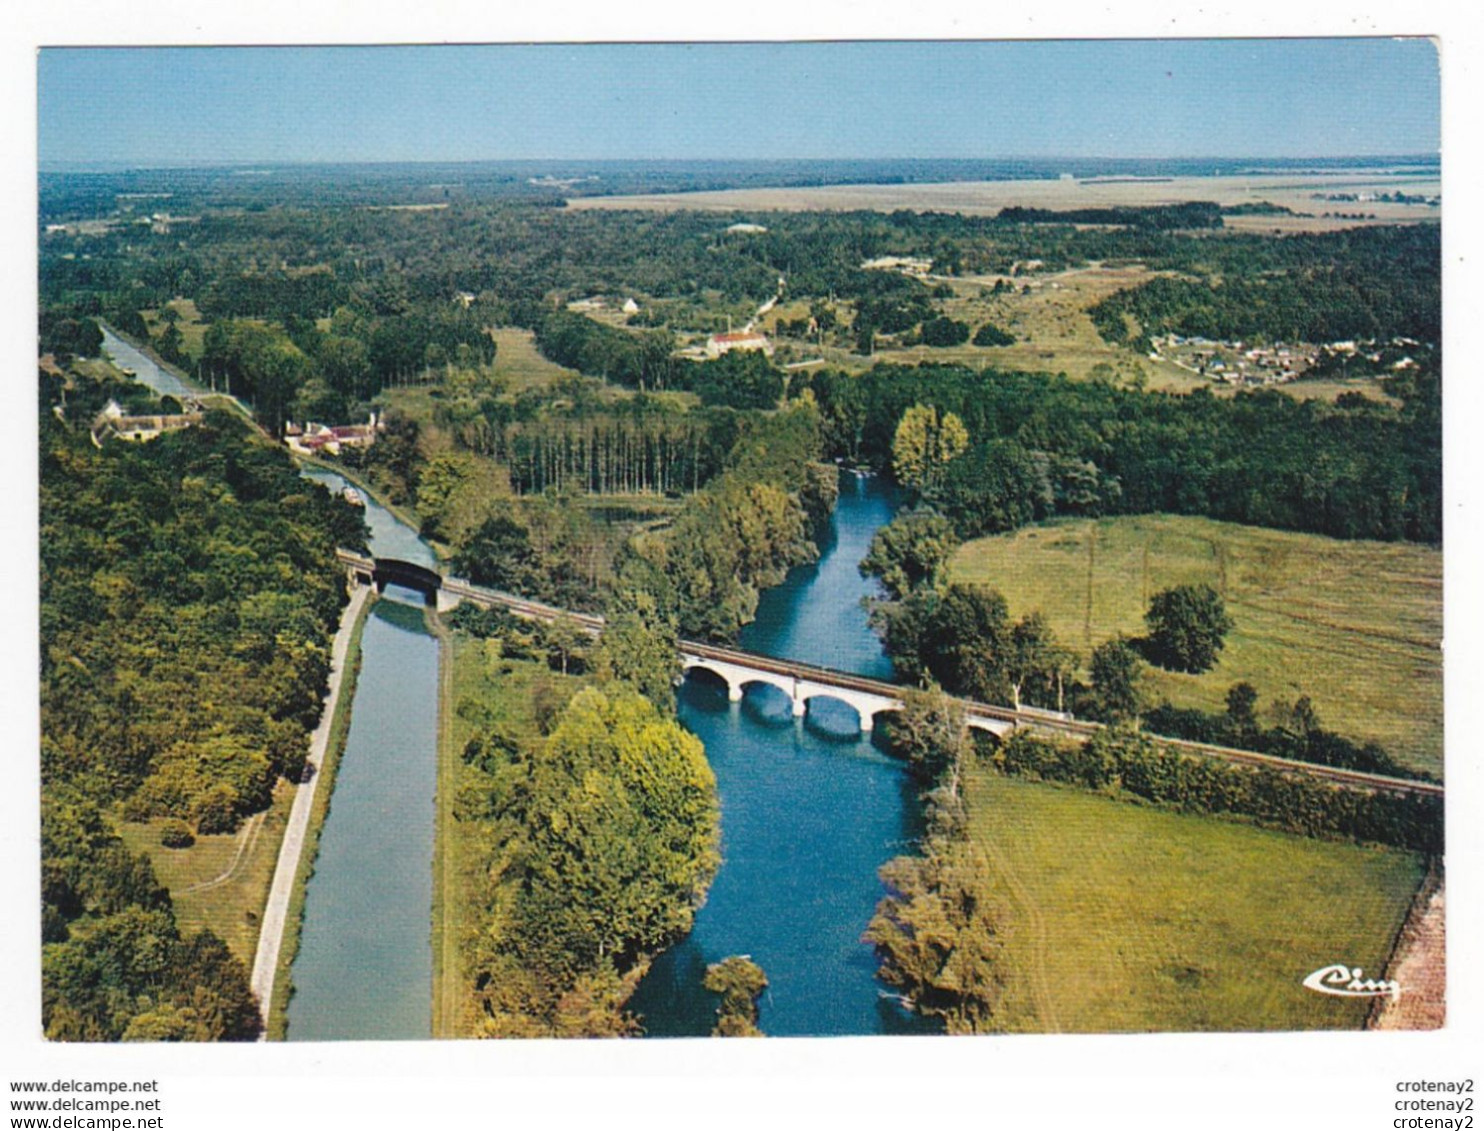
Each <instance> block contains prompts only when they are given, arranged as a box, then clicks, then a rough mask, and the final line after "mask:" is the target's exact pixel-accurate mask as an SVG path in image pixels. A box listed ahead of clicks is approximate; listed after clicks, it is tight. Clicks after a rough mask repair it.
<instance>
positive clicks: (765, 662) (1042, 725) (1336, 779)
mask: <svg viewBox="0 0 1484 1131" xmlns="http://www.w3.org/2000/svg"><path fill="white" fill-rule="evenodd" d="M338 554H339V558H340V560H341V562H342V563H343V564H345V565H347V566H349V567H351V568H353V569H358V570H361V571H363V572H365V573H371V572H373V571H374V569H375V564H376V563H375V562H374V561H373V560H372V559H370V558H366V557H362V556H360V555H358V554H351V553H349V552H347V551H344V550H341V551H338ZM442 588H443V591H444V592H446V593H448V594H449V595H450V596H454V597H459V598H463V599H467V600H470V601H473V602H475V603H476V604H482V605H486V606H490V605H496V606H499V607H501V608H505V609H508V610H509V611H510V612H512V613H514V614H516V615H517V616H522V617H527V618H529V619H532V620H544V621H552V620H556V619H558V618H565V619H567V620H569V621H572V622H575V623H576V624H577V625H579V626H580V627H582V628H584V629H586V630H587V631H588V632H591V633H594V634H597V633H599V632H601V631H602V630H603V618H602V617H600V616H595V615H593V614H592V613H575V612H570V611H568V610H566V609H559V608H556V607H555V606H553V605H546V604H543V603H541V602H540V601H532V600H529V599H527V598H525V597H517V596H515V595H514V594H511V593H503V592H500V591H499V590H495V589H485V588H483V587H482V586H477V585H471V584H469V583H468V582H466V581H460V580H458V579H456V578H445V579H444V581H443V585H442ZM680 648H681V651H682V652H685V653H687V654H688V655H692V656H695V657H697V658H699V659H710V660H717V661H721V662H724V663H728V664H734V665H737V666H739V667H745V668H751V669H754V670H756V671H759V672H768V673H770V674H773V675H780V676H787V677H792V678H796V679H803V680H808V681H810V682H812V683H818V684H824V685H825V686H830V687H838V688H841V689H848V690H854V691H861V692H866V693H868V694H873V695H881V696H885V697H887V698H900V697H901V695H902V692H903V690H904V688H903V687H902V686H901V685H900V684H895V683H886V682H883V681H881V680H875V679H867V678H865V677H864V676H857V675H851V674H850V673H848V672H840V671H835V670H834V669H833V668H824V667H818V666H816V665H813V664H802V663H797V662H795V661H793V660H780V659H777V658H776V657H773V656H763V655H760V654H758V653H756V652H746V651H743V650H742V649H740V648H724V647H720V646H718V645H715V644H705V643H702V642H701V641H698V640H682V641H680ZM955 702H956V703H957V704H958V705H959V706H960V707H962V708H963V710H964V712H965V713H966V714H970V715H974V716H977V717H979V718H985V719H994V720H997V721H1001V722H1009V723H1014V724H1015V725H1016V726H1017V727H1025V728H1028V729H1031V730H1036V731H1041V732H1043V733H1048V734H1053V735H1058V736H1061V737H1065V738H1078V739H1083V740H1086V739H1088V738H1091V737H1092V736H1093V735H1095V734H1097V733H1098V732H1099V731H1101V730H1103V729H1104V726H1103V724H1102V723H1095V722H1087V721H1085V720H1081V719H1073V718H1069V717H1066V716H1063V715H1058V714H1056V713H1054V712H1049V711H1040V710H1036V709H1022V710H1019V711H1017V710H1015V709H1014V708H1011V707H1002V706H998V705H996V704H993V703H981V702H978V701H977V700H973V699H956V700H955ZM1149 737H1150V738H1153V739H1155V740H1157V741H1158V742H1160V743H1161V744H1162V745H1164V746H1167V747H1169V748H1171V749H1173V750H1178V751H1181V752H1182V753H1186V754H1193V755H1196V756H1199V757H1205V758H1215V759H1218V760H1220V761H1223V762H1229V763H1233V764H1235V765H1240V766H1249V767H1252V768H1253V769H1269V770H1273V771H1275V772H1278V773H1285V774H1302V775H1305V776H1307V777H1310V778H1314V779H1316V780H1318V781H1323V782H1327V783H1329V784H1332V785H1337V786H1342V787H1345V788H1349V789H1363V790H1371V791H1378V792H1386V793H1396V794H1402V795H1409V796H1419V797H1442V796H1443V786H1442V785H1440V784H1438V783H1437V782H1427V781H1417V780H1414V779H1411V778H1397V777H1391V776H1389V775H1386V774H1373V773H1367V772H1365V771H1362V770H1349V769H1344V768H1342V767H1339V766H1324V765H1320V764H1318V763H1314V762H1300V761H1296V760H1294V759H1292V758H1280V757H1278V756H1277V755H1273V754H1261V753H1258V752H1257V751H1254V750H1242V749H1239V748H1237V747H1232V746H1219V745H1216V744H1213V743H1208V742H1195V741H1192V740H1190V739H1185V738H1170V737H1167V736H1165V735H1155V734H1151V735H1150V736H1149Z"/></svg>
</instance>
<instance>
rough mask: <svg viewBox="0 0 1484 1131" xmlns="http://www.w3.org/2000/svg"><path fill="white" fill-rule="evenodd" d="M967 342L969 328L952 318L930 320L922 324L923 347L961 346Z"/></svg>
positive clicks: (966, 324)
mask: <svg viewBox="0 0 1484 1131" xmlns="http://www.w3.org/2000/svg"><path fill="white" fill-rule="evenodd" d="M968 340H969V326H968V323H966V322H958V321H955V320H954V319H952V318H948V317H941V318H930V319H928V321H926V322H924V323H923V324H922V344H923V345H925V346H937V347H940V348H941V347H947V346H961V345H963V344H964V343H965V342H967V341H968Z"/></svg>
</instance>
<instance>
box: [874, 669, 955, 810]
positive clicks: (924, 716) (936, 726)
mask: <svg viewBox="0 0 1484 1131" xmlns="http://www.w3.org/2000/svg"><path fill="white" fill-rule="evenodd" d="M887 748H888V749H889V750H890V751H891V753H892V754H893V755H895V756H896V757H898V758H901V759H902V760H903V761H904V762H906V763H907V767H908V769H909V770H911V772H912V775H913V777H915V778H917V779H918V781H920V782H923V783H925V784H927V785H929V786H933V785H938V784H939V783H942V784H944V785H946V786H947V787H948V791H949V793H950V794H951V795H956V794H957V793H958V777H959V770H960V767H961V766H962V765H963V760H964V756H965V754H966V753H967V752H968V750H969V741H968V730H967V728H966V726H965V724H964V713H963V709H962V708H961V707H959V706H958V705H957V704H956V703H954V701H953V700H952V699H950V698H949V697H948V696H947V695H945V694H944V693H943V689H942V688H941V687H938V686H937V685H936V684H932V685H929V686H928V687H926V688H923V689H920V690H919V689H916V688H913V689H911V690H908V691H904V692H903V693H902V709H901V711H899V712H897V713H896V714H894V715H892V716H891V719H890V723H889V725H888V730H887ZM945 779H946V780H945Z"/></svg>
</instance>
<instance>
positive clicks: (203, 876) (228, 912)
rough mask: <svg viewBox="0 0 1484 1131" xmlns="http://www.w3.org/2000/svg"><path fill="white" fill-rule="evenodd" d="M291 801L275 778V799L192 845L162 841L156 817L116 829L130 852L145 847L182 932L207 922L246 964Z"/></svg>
mask: <svg viewBox="0 0 1484 1131" xmlns="http://www.w3.org/2000/svg"><path fill="white" fill-rule="evenodd" d="M293 803H294V787H293V786H291V785H288V784H286V783H285V782H283V781H282V780H280V781H279V783H278V785H277V787H276V788H275V789H274V791H273V804H272V805H271V806H270V807H269V808H268V810H267V811H266V812H264V813H260V814H257V815H255V816H253V817H252V818H250V819H249V820H248V821H246V822H244V823H243V825H242V827H241V828H240V829H239V830H238V831H237V832H235V833H221V834H219V835H213V836H201V837H197V838H196V843H195V844H193V845H192V846H191V847H190V848H165V847H164V846H163V845H161V844H160V822H159V821H148V822H125V823H123V824H121V826H120V829H119V835H120V836H121V837H122V838H123V841H124V844H126V845H127V846H128V848H129V851H131V852H143V853H145V854H147V855H148V856H149V859H150V863H151V864H153V865H154V869H155V875H156V877H158V879H159V881H160V883H162V884H164V885H165V886H166V887H167V888H169V889H170V899H171V902H172V903H174V905H175V919H176V922H177V923H179V924H180V929H181V933H182V934H186V935H190V934H194V933H195V932H197V931H199V930H201V929H202V928H204V927H209V928H210V929H211V930H212V931H214V932H215V933H216V934H217V935H219V936H220V937H221V938H222V940H223V941H224V942H226V944H227V946H228V947H229V948H230V949H231V951H232V953H233V954H235V955H236V956H237V957H238V958H240V959H242V961H243V962H245V963H246V964H247V965H248V967H249V968H251V966H252V961H253V954H254V952H255V951H256V950H257V946H258V928H259V927H260V926H261V922H260V916H261V915H262V911H263V905H264V904H266V903H267V902H268V888H269V887H271V886H272V884H273V868H274V865H276V864H277V862H278V847H279V844H280V843H281V842H282V840H283V830H284V827H285V826H286V825H287V824H288V819H289V809H290V807H291V806H292V805H293Z"/></svg>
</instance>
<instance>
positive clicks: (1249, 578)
mask: <svg viewBox="0 0 1484 1131" xmlns="http://www.w3.org/2000/svg"><path fill="white" fill-rule="evenodd" d="M1442 569H1443V559H1442V553H1441V552H1440V551H1438V550H1435V549H1431V548H1429V547H1426V546H1417V545H1411V544H1407V543H1395V542H1342V541H1338V540H1335V539H1331V538H1323V537H1320V536H1318V535H1312V534H1295V533H1290V532H1286V531H1279V530H1267V529H1263V528H1260V527H1252V526H1239V525H1236V524H1233V523H1223V522H1214V521H1212V520H1210V519H1204V518H1186V517H1178V516H1173V515H1144V516H1136V517H1127V518H1117V519H1102V520H1098V521H1091V520H1081V521H1069V522H1064V523H1055V524H1051V525H1046V526H1035V527H1027V528H1025V529H1022V530H1019V531H1016V532H1015V533H1013V534H1008V535H1003V536H1000V537H995V538H981V539H978V540H976V541H973V542H970V543H968V544H967V545H965V546H963V547H961V548H960V549H959V551H958V553H957V555H956V556H955V557H954V559H953V564H952V570H953V576H954V577H955V578H957V579H959V580H964V581H975V582H981V583H983V584H986V585H989V586H991V587H993V588H995V589H998V590H999V591H1000V592H1001V593H1003V594H1004V595H1005V599H1006V600H1007V601H1008V602H1009V604H1010V612H1011V614H1012V615H1013V616H1016V617H1019V616H1022V615H1024V614H1025V613H1028V612H1031V611H1032V610H1034V609H1040V610H1041V612H1043V613H1044V614H1045V615H1046V616H1047V618H1048V619H1049V620H1050V622H1051V625H1052V627H1053V628H1054V630H1055V631H1056V634H1057V637H1058V638H1059V639H1060V640H1061V641H1062V642H1063V643H1065V644H1067V645H1069V646H1071V647H1073V648H1075V649H1077V650H1078V651H1080V652H1081V653H1082V654H1083V656H1084V657H1085V656H1086V655H1087V654H1088V653H1089V652H1091V650H1092V649H1093V648H1094V647H1096V646H1097V645H1098V644H1100V643H1102V642H1103V641H1104V640H1107V639H1109V638H1110V637H1112V636H1114V635H1116V634H1118V633H1120V632H1121V633H1126V634H1128V635H1131V636H1134V635H1139V634H1141V633H1142V632H1143V631H1144V621H1143V617H1144V611H1145V609H1146V608H1147V607H1148V600H1149V597H1150V596H1151V595H1153V594H1154V593H1156V592H1158V591H1159V590H1161V589H1164V588H1167V587H1169V586H1173V585H1182V584H1191V583H1199V582H1206V583H1208V584H1210V585H1212V586H1213V587H1214V588H1216V589H1217V590H1218V591H1219V592H1220V593H1222V595H1223V597H1224V598H1225V602H1226V607H1227V611H1228V612H1229V613H1230V614H1231V616H1232V619H1233V620H1234V621H1235V622H1236V627H1235V628H1234V629H1233V630H1232V632H1231V633H1230V634H1229V635H1228V636H1227V640H1226V649H1225V651H1223V652H1222V653H1221V658H1220V662H1219V663H1218V664H1217V665H1216V667H1215V668H1213V669H1212V670H1211V671H1210V672H1207V673H1205V674H1203V675H1198V676H1196V675H1185V674H1180V673H1175V672H1165V671H1161V670H1159V669H1150V674H1149V685H1150V690H1151V691H1152V693H1153V695H1154V698H1155V699H1156V700H1158V699H1159V698H1161V697H1163V698H1168V699H1169V700H1170V701H1171V702H1172V703H1174V704H1176V705H1177V706H1185V707H1199V708H1201V709H1203V710H1207V711H1220V710H1223V709H1224V707H1225V697H1226V692H1227V689H1228V688H1229V687H1231V685H1232V684H1234V683H1237V682H1239V681H1241V680H1246V681H1247V682H1249V683H1251V684H1252V685H1253V686H1254V687H1255V688H1257V691H1258V694H1259V695H1260V697H1261V699H1260V702H1259V712H1261V710H1262V708H1263V707H1264V706H1265V705H1270V704H1271V703H1272V701H1273V700H1274V699H1275V698H1287V699H1289V700H1292V699H1294V698H1296V697H1298V696H1299V695H1308V696H1309V697H1310V698H1311V699H1312V700H1313V702H1314V706H1315V708H1316V709H1317V710H1318V712H1319V716H1320V719H1321V720H1322V722H1323V723H1324V724H1325V725H1326V726H1327V727H1329V728H1330V729H1332V730H1334V731H1336V732H1338V733H1340V734H1342V735H1344V736H1346V737H1348V738H1353V739H1357V740H1374V741H1377V742H1380V743H1381V744H1382V745H1383V746H1385V747H1386V748H1387V749H1388V750H1389V751H1391V752H1392V754H1394V755H1395V756H1396V757H1397V758H1398V759H1399V760H1400V761H1403V762H1405V763H1406V764H1407V765H1410V766H1413V767H1415V768H1417V769H1419V770H1427V771H1430V772H1432V773H1435V774H1441V773H1442V765H1443V661H1442V652H1441V641H1442V627H1443V585H1442Z"/></svg>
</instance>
